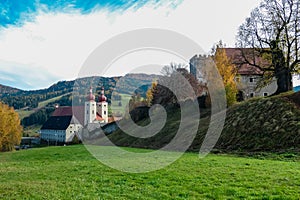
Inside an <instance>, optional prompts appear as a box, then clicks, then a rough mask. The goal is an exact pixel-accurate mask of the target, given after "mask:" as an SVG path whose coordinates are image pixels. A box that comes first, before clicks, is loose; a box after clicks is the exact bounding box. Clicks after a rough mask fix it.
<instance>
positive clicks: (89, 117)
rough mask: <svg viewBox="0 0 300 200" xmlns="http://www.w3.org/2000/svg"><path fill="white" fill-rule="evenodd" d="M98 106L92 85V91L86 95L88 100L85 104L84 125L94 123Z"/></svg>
mask: <svg viewBox="0 0 300 200" xmlns="http://www.w3.org/2000/svg"><path fill="white" fill-rule="evenodd" d="M96 116H97V108H96V102H95V96H94V95H93V90H92V87H90V92H89V94H88V95H87V97H86V102H85V104H84V125H87V124H89V123H93V122H94V121H95V120H96Z"/></svg>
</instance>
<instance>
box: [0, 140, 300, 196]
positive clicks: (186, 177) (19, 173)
mask: <svg viewBox="0 0 300 200" xmlns="http://www.w3.org/2000/svg"><path fill="white" fill-rule="evenodd" d="M103 148H111V147H103ZM135 151H139V152H143V151H146V150H135ZM299 186H300V165H299V162H287V161H278V160H257V159H253V158H252V159H249V158H248V159H247V158H240V157H234V156H228V155H209V156H207V157H206V158H204V159H199V157H198V155H197V154H194V153H186V154H184V156H183V157H182V158H181V159H179V160H177V161H176V162H175V163H173V164H172V165H170V166H168V167H166V168H164V169H162V170H159V171H155V172H151V173H144V174H128V173H123V172H119V171H116V170H113V169H110V168H108V167H107V166H104V165H102V164H101V163H100V162H99V161H97V160H96V159H95V158H94V157H92V156H91V155H90V154H89V153H88V152H87V150H86V149H85V148H84V146H82V145H77V146H68V147H50V148H42V149H32V150H27V151H19V152H12V153H1V154H0V199H113V198H118V199H186V198H190V199H228V198H246V197H247V198H250V199H251V198H252V199H263V198H264V199H268V198H277V199H283V198H290V199H297V198H299V195H300V191H299Z"/></svg>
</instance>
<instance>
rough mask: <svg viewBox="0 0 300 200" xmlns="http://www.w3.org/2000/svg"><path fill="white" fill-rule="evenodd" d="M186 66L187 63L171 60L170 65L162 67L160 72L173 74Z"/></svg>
mask: <svg viewBox="0 0 300 200" xmlns="http://www.w3.org/2000/svg"><path fill="white" fill-rule="evenodd" d="M186 68H187V65H184V64H182V63H174V62H171V63H170V64H169V65H165V66H164V67H163V68H162V69H161V71H160V73H161V74H162V75H163V76H171V74H173V73H174V72H176V71H178V70H181V69H186Z"/></svg>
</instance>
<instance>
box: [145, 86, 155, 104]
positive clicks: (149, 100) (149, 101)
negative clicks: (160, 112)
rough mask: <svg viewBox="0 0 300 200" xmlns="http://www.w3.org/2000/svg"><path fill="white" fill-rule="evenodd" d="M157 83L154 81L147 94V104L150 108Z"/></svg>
mask: <svg viewBox="0 0 300 200" xmlns="http://www.w3.org/2000/svg"><path fill="white" fill-rule="evenodd" d="M156 87H157V82H156V81H154V82H152V84H151V87H150V88H149V89H148V90H147V92H146V102H147V105H148V106H151V103H152V100H153V93H154V91H155V90H156Z"/></svg>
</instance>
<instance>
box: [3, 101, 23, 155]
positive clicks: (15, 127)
mask: <svg viewBox="0 0 300 200" xmlns="http://www.w3.org/2000/svg"><path fill="white" fill-rule="evenodd" d="M21 137H22V126H21V125H20V119H19V115H18V114H17V113H16V112H15V111H14V109H13V108H11V107H9V106H7V105H5V104H3V103H1V102H0V151H12V150H13V149H14V146H15V145H18V144H20V142H21Z"/></svg>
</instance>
